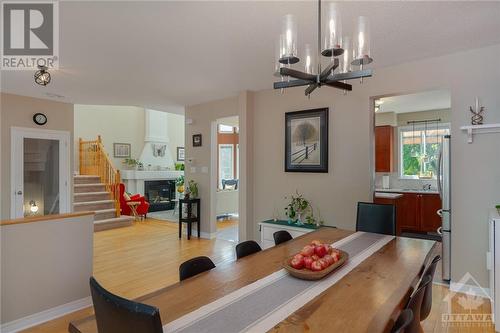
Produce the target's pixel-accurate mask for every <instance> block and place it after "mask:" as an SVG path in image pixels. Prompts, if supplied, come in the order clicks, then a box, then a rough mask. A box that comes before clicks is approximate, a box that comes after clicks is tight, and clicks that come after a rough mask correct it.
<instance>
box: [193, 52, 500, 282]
mask: <svg viewBox="0 0 500 333" xmlns="http://www.w3.org/2000/svg"><path fill="white" fill-rule="evenodd" d="M499 56H500V45H495V46H491V47H487V48H482V49H476V50H471V51H467V52H461V53H456V54H452V55H447V56H442V57H437V58H429V59H425V60H422V61H418V62H411V63H406V64H402V65H398V66H393V67H387V68H380V69H378V70H376V75H375V76H374V77H372V78H370V79H367V80H365V83H364V84H363V85H360V84H359V83H358V82H355V81H353V86H354V91H353V92H351V93H349V94H348V95H347V96H343V95H342V92H341V91H337V90H335V89H330V88H322V89H320V90H318V91H315V92H314V94H313V95H312V96H311V99H310V100H309V99H307V98H306V97H304V92H303V89H302V88H293V89H289V90H287V91H286V92H285V94H284V95H280V93H279V92H278V91H273V90H265V91H259V92H255V93H252V94H247V99H246V101H245V105H246V107H247V114H246V116H247V117H248V119H247V120H246V121H247V122H248V123H249V124H251V125H252V126H253V127H251V129H250V131H251V132H252V133H253V134H251V135H249V137H250V138H251V139H250V146H249V149H248V151H247V152H245V153H243V152H241V154H246V157H247V158H249V156H251V155H252V154H253V158H250V160H251V161H252V164H251V165H250V166H249V170H248V171H249V173H251V174H252V175H253V181H252V183H251V184H250V185H251V186H249V187H248V188H247V189H246V190H243V189H240V193H242V192H246V191H253V192H254V195H253V196H252V199H249V201H248V203H249V205H248V206H247V207H248V208H249V211H248V212H246V213H245V212H240V214H242V215H244V216H246V218H248V219H249V221H253V223H252V225H253V227H251V230H249V234H248V238H253V239H258V226H257V223H258V222H259V221H261V220H263V219H267V218H271V217H273V216H276V215H281V216H282V215H283V207H284V203H285V200H284V199H283V198H284V196H285V195H288V194H290V193H293V192H294V191H295V190H296V189H298V190H300V191H301V193H303V194H304V195H305V196H306V197H307V198H308V199H310V200H311V201H312V203H313V204H314V206H315V207H318V208H319V212H320V213H321V217H322V218H323V219H324V220H325V222H326V224H328V225H335V226H338V227H341V228H347V229H351V230H352V229H354V228H355V215H356V203H357V202H358V201H362V200H370V196H371V186H372V185H373V177H374V172H373V168H372V167H371V165H372V164H373V144H374V143H373V128H372V126H373V125H374V120H373V118H374V117H373V115H372V111H371V102H370V98H371V97H379V96H386V95H394V94H408V93H414V92H421V91H427V90H435V89H449V90H450V91H451V99H452V101H451V106H452V107H451V109H452V112H451V122H452V129H451V133H452V167H453V172H452V187H453V189H452V207H453V208H452V209H453V226H452V228H453V233H452V253H453V258H452V280H453V281H458V280H459V279H460V278H461V277H462V275H463V274H465V273H466V272H471V273H472V274H473V275H474V276H475V277H476V278H477V280H478V281H479V282H480V283H481V284H482V285H483V286H488V282H487V271H486V250H487V244H488V239H487V233H488V230H487V217H488V210H489V209H490V208H491V207H492V206H493V205H494V204H495V203H498V202H499V201H500V172H499V171H498V170H499V168H498V167H497V166H498V165H500V152H499V150H498V142H500V136H499V134H487V135H478V136H476V137H475V138H474V143H473V144H467V137H466V135H465V134H464V132H463V131H461V130H460V126H463V125H467V124H470V114H469V112H468V106H469V105H472V104H473V103H474V97H475V96H479V97H480V99H481V103H482V104H483V105H485V106H486V116H485V122H486V123H494V122H500V111H499V110H500V95H499V94H498V87H499V86H500V66H491V64H492V63H495V61H496V59H498V57H499ZM470 59H475V63H476V64H477V66H464V65H463V64H465V63H468V62H469V61H470ZM423 73H425V74H423ZM236 101H237V99H236V98H232V99H227V100H223V101H216V102H211V103H206V104H202V105H197V106H195V107H191V108H188V110H189V116H188V115H186V116H187V117H189V118H192V119H193V120H194V123H193V125H192V126H191V128H190V129H187V133H186V140H188V139H189V140H191V137H190V134H192V133H195V132H199V133H202V134H203V142H204V143H203V147H200V148H190V147H189V146H190V141H189V143H188V145H187V146H188V156H190V155H191V157H195V158H197V161H196V163H197V164H198V165H206V166H208V165H209V164H208V163H209V162H208V161H209V158H210V144H209V142H208V141H207V140H210V139H209V134H210V121H211V120H214V119H216V118H218V117H221V116H226V115H227V110H229V111H230V110H232V109H233V108H235V104H236ZM241 103H243V102H241ZM324 106H327V107H329V108H330V137H329V140H330V141H329V143H330V147H329V149H330V152H329V173H328V174H308V173H285V172H284V171H283V169H284V166H283V156H284V114H285V112H288V111H296V110H303V109H310V108H316V107H324ZM240 122H241V119H240ZM241 128H242V130H243V129H244V126H243V125H241ZM240 135H241V134H240ZM188 176H189V175H188ZM194 177H196V178H197V179H200V180H203V183H204V184H209V180H208V179H207V178H208V174H204V175H201V174H197V175H196V176H194ZM242 180H243V179H242ZM206 191H207V190H205V189H203V190H202V192H201V195H202V198H204V197H205V196H206V195H207V193H208V192H206ZM242 195H243V194H242ZM252 200H253V202H252ZM204 207H205V206H204ZM252 207H253V208H252ZM252 215H253V217H251V216H252ZM249 224H250V223H249ZM249 228H250V226H249ZM465 244H469V245H465Z"/></svg>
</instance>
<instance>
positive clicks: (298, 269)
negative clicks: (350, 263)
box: [283, 240, 349, 280]
mask: <svg viewBox="0 0 500 333" xmlns="http://www.w3.org/2000/svg"><path fill="white" fill-rule="evenodd" d="M348 257H349V255H348V254H347V252H344V251H342V250H339V249H334V248H333V247H331V246H330V245H329V244H326V243H323V242H321V241H318V240H314V241H312V242H311V243H310V244H308V245H306V246H304V247H303V248H302V250H301V251H300V252H299V253H297V254H295V255H294V256H292V257H289V258H287V259H285V261H284V262H283V268H285V269H286V270H287V271H288V273H290V275H292V276H294V277H296V278H299V279H302V280H319V279H322V278H324V277H325V276H327V275H328V274H330V273H331V272H333V271H334V270H336V269H337V268H339V267H340V266H342V265H343V264H344V263H345V262H346V260H347V258H348Z"/></svg>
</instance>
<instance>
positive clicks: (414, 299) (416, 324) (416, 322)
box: [404, 275, 432, 333]
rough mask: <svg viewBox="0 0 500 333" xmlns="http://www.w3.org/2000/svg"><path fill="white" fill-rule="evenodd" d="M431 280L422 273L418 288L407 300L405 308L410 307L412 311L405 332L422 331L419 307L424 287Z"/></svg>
mask: <svg viewBox="0 0 500 333" xmlns="http://www.w3.org/2000/svg"><path fill="white" fill-rule="evenodd" d="M431 281H432V280H431V277H430V276H429V275H424V277H423V278H422V281H421V282H420V285H419V287H418V289H417V290H416V291H415V292H414V293H413V295H412V296H411V297H410V301H409V302H408V305H406V309H410V310H411V311H412V312H413V320H412V321H411V323H410V325H408V326H407V328H406V329H405V331H404V332H405V333H420V332H422V327H421V326H420V309H421V308H422V301H423V299H424V294H425V289H426V288H427V286H428V285H429V284H430V283H431Z"/></svg>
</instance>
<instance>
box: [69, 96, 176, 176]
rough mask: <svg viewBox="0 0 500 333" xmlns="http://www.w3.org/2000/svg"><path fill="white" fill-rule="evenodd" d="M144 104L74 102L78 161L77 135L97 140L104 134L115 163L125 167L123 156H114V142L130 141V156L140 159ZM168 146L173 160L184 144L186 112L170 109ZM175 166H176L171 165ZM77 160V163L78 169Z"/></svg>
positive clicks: (142, 146) (103, 138) (142, 143)
mask: <svg viewBox="0 0 500 333" xmlns="http://www.w3.org/2000/svg"><path fill="white" fill-rule="evenodd" d="M144 114H145V113H144V108H140V107H136V106H113V105H82V104H76V105H75V161H78V139H79V138H82V139H83V140H95V139H96V138H97V136H98V135H101V138H102V140H103V144H104V148H105V149H106V152H107V153H108V154H109V157H110V158H111V161H112V162H113V164H114V166H115V167H116V168H118V169H120V168H122V167H123V164H122V162H123V160H124V159H123V158H115V157H113V143H115V142H116V143H118V142H119V143H130V144H131V158H135V159H139V158H140V156H141V152H142V149H143V148H144V136H145V133H144V130H145V124H144V119H145V118H144V117H145V116H144ZM167 115H168V117H167V119H168V125H167V126H168V136H169V140H170V142H169V143H168V147H169V150H170V154H171V156H172V159H173V160H174V162H176V161H177V147H183V146H184V116H183V115H179V114H174V113H167ZM172 167H173V166H172ZM77 169H78V163H75V170H77Z"/></svg>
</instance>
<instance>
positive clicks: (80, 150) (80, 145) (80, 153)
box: [78, 138, 84, 175]
mask: <svg viewBox="0 0 500 333" xmlns="http://www.w3.org/2000/svg"><path fill="white" fill-rule="evenodd" d="M78 163H79V170H80V175H83V163H84V161H83V140H82V138H78Z"/></svg>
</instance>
